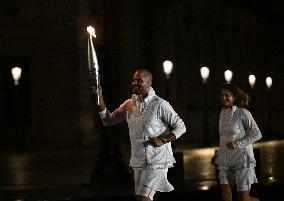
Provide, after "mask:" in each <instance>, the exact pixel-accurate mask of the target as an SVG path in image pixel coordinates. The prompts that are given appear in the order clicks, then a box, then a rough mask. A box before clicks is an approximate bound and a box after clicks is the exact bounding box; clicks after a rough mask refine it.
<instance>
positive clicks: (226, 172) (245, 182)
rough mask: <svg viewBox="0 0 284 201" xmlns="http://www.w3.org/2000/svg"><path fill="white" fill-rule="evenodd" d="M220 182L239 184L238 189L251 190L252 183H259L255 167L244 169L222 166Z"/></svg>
mask: <svg viewBox="0 0 284 201" xmlns="http://www.w3.org/2000/svg"><path fill="white" fill-rule="evenodd" d="M219 180H220V184H230V185H237V190H238V191H247V190H250V187H251V184H253V183H257V179H256V175H255V171H254V167H249V168H244V169H233V168H230V167H229V168H227V169H226V168H220V169H219Z"/></svg>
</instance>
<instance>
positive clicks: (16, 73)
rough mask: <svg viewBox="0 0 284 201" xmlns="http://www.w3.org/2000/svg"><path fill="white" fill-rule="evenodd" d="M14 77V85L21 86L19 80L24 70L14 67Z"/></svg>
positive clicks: (12, 70) (12, 71)
mask: <svg viewBox="0 0 284 201" xmlns="http://www.w3.org/2000/svg"><path fill="white" fill-rule="evenodd" d="M11 73H12V77H13V79H14V85H19V79H20V78H21V74H22V69H21V68H20V67H17V66H16V67H13V68H12V69H11Z"/></svg>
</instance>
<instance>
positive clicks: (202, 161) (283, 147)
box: [180, 140, 284, 190]
mask: <svg viewBox="0 0 284 201" xmlns="http://www.w3.org/2000/svg"><path fill="white" fill-rule="evenodd" d="M217 149H218V147H211V148H199V149H183V150H182V152H183V153H184V158H183V159H184V174H185V180H189V181H190V180H192V181H197V184H196V185H197V187H198V188H199V189H201V190H208V189H210V188H212V187H214V186H216V185H217V182H218V180H217V177H216V175H217V172H216V169H215V166H214V165H213V164H212V163H211V158H212V157H213V156H214V154H215V150H217ZM180 151H181V150H180ZM254 151H255V158H256V160H257V167H256V173H257V177H258V181H259V182H260V183H262V184H273V183H275V182H278V183H281V182H283V181H284V171H283V167H284V140H277V141H276V140H274V141H267V142H259V143H255V144H254Z"/></svg>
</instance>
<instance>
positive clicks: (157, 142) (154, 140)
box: [149, 137, 165, 147]
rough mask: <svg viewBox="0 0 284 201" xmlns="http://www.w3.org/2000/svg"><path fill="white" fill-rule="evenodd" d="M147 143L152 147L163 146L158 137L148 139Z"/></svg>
mask: <svg viewBox="0 0 284 201" xmlns="http://www.w3.org/2000/svg"><path fill="white" fill-rule="evenodd" d="M149 142H150V144H151V145H152V146H153V147H160V146H163V145H164V144H165V143H164V141H163V140H162V138H160V137H153V138H149Z"/></svg>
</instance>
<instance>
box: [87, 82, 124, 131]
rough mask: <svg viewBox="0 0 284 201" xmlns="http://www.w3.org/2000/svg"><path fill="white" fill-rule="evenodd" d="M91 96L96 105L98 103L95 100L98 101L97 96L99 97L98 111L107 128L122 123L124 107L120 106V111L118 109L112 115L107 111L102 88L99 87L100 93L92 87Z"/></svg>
mask: <svg viewBox="0 0 284 201" xmlns="http://www.w3.org/2000/svg"><path fill="white" fill-rule="evenodd" d="M90 91H91V96H92V99H93V100H94V103H95V104H97V103H96V101H95V100H97V94H98V96H99V103H100V104H99V105H97V108H98V111H99V113H100V118H101V120H102V122H103V124H104V125H105V126H112V125H114V124H117V123H120V122H122V121H123V120H124V110H123V108H124V107H122V106H120V107H119V108H118V109H116V110H115V111H114V112H112V113H110V112H109V111H108V110H107V109H106V104H105V101H104V98H103V93H102V87H99V90H98V93H97V91H96V87H90Z"/></svg>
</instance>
